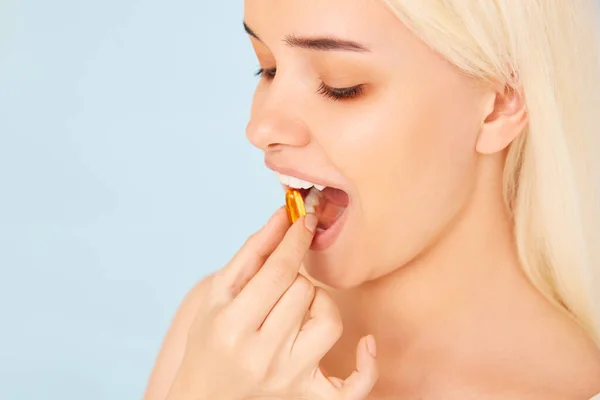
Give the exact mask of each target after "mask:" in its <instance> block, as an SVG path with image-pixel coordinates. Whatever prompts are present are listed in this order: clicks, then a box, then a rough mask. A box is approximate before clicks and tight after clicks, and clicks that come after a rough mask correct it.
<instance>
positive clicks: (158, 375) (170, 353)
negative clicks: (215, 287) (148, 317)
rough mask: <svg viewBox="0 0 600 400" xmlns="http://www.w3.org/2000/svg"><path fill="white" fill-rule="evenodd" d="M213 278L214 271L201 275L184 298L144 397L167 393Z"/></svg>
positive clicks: (155, 399)
mask: <svg viewBox="0 0 600 400" xmlns="http://www.w3.org/2000/svg"><path fill="white" fill-rule="evenodd" d="M212 279H213V275H209V276H207V277H205V278H203V279H201V280H200V281H199V282H197V283H196V284H195V285H194V286H193V287H192V289H191V290H189V291H188V293H187V294H186V295H185V297H184V298H183V300H182V301H181V304H180V305H179V307H178V309H177V311H176V313H175V315H174V317H173V319H172V320H171V325H170V327H169V329H168V331H167V333H166V335H165V338H164V340H163V343H162V347H161V349H160V351H159V353H158V356H157V358H156V361H155V363H154V368H153V369H152V373H151V374H150V379H149V380H148V385H147V387H146V393H145V395H144V400H159V399H160V400H163V399H165V398H166V397H167V394H168V392H169V389H170V387H171V384H172V382H173V379H174V378H175V375H176V373H177V369H178V368H179V364H180V363H181V360H182V359H183V355H184V352H185V346H186V341H187V335H188V332H189V330H190V327H191V326H192V323H193V321H194V318H195V316H196V313H197V310H198V308H199V307H200V305H201V303H202V301H203V299H204V297H205V293H206V292H207V289H208V288H209V286H210V284H211V282H212Z"/></svg>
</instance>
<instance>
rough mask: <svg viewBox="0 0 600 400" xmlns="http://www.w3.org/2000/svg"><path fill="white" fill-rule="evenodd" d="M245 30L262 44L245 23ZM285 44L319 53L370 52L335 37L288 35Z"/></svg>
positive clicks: (355, 43)
mask: <svg viewBox="0 0 600 400" xmlns="http://www.w3.org/2000/svg"><path fill="white" fill-rule="evenodd" d="M244 30H245V31H246V33H247V34H248V35H250V36H252V37H253V38H255V39H256V40H259V41H261V42H262V40H261V39H260V37H258V35H257V34H256V33H255V32H254V31H253V30H252V29H251V28H250V27H249V26H248V25H247V24H246V22H244ZM284 42H285V43H286V44H287V45H288V46H292V47H300V48H303V49H310V50H318V51H355V52H368V51H370V50H369V49H368V48H367V47H366V46H363V45H362V44H360V43H357V42H354V41H352V40H344V39H339V38H335V37H330V36H325V37H298V36H294V35H287V36H286V37H285V39H284Z"/></svg>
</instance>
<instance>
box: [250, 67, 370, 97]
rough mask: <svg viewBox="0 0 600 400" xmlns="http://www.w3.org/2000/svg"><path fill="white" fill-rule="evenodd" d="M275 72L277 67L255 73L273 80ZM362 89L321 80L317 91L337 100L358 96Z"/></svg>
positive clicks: (261, 69)
mask: <svg viewBox="0 0 600 400" xmlns="http://www.w3.org/2000/svg"><path fill="white" fill-rule="evenodd" d="M276 73H277V68H260V69H259V70H258V71H256V73H255V75H256V76H259V77H261V78H263V79H267V80H273V79H274V78H275V74H276ZM363 91H364V85H356V86H352V87H345V88H336V87H332V86H329V85H326V84H325V82H321V85H320V86H319V88H318V90H317V93H319V94H321V95H323V96H325V97H327V98H329V99H332V100H335V101H338V100H349V99H353V98H356V97H358V96H360V95H361V94H362V93H363Z"/></svg>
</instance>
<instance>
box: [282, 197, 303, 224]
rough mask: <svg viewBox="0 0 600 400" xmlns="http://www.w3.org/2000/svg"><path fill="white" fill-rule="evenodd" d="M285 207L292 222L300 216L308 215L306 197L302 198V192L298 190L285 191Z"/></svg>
mask: <svg viewBox="0 0 600 400" xmlns="http://www.w3.org/2000/svg"><path fill="white" fill-rule="evenodd" d="M285 209H286V210H287V215H288V219H289V220H290V222H291V223H292V224H293V223H294V222H296V221H297V220H298V219H299V218H300V217H303V216H305V215H306V208H304V199H302V194H300V192H299V191H298V190H296V189H288V191H287V192H286V193H285Z"/></svg>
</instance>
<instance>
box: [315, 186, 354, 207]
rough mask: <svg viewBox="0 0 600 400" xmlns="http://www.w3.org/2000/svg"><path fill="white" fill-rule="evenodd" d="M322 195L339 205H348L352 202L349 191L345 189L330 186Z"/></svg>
mask: <svg viewBox="0 0 600 400" xmlns="http://www.w3.org/2000/svg"><path fill="white" fill-rule="evenodd" d="M321 197H322V198H323V199H327V201H328V202H330V203H332V204H334V205H336V206H338V207H348V203H349V202H350V199H349V198H348V193H346V192H344V191H343V190H339V189H334V188H330V187H327V188H325V189H323V191H322V192H321Z"/></svg>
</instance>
